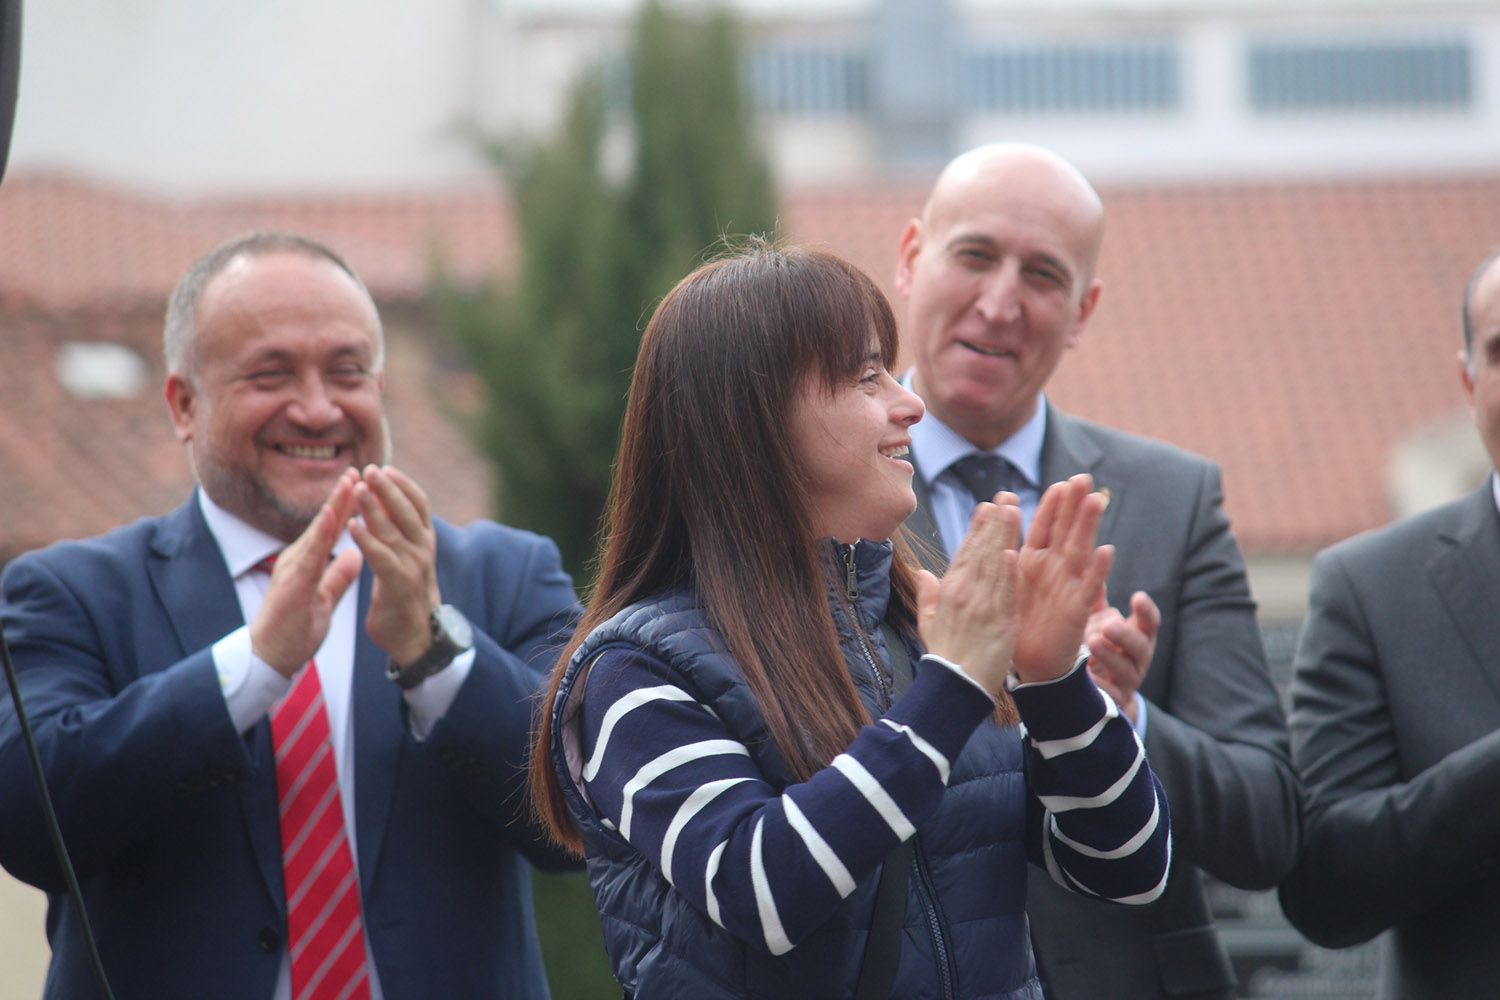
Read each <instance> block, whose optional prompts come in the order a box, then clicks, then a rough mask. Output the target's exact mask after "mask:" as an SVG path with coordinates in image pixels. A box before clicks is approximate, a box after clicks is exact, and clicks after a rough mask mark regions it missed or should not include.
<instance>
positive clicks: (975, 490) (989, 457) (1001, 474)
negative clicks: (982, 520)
mask: <svg viewBox="0 0 1500 1000" xmlns="http://www.w3.org/2000/svg"><path fill="white" fill-rule="evenodd" d="M948 468H950V469H952V470H953V474H954V475H955V476H957V477H958V480H959V482H961V483H963V484H964V486H965V487H967V488H968V490H969V493H970V494H971V495H972V496H973V497H974V502H975V503H985V502H987V501H991V500H994V499H995V494H996V493H999V492H1000V491H1001V490H1009V491H1010V492H1012V493H1015V492H1016V491H1017V489H1019V488H1020V486H1021V485H1022V484H1024V483H1025V481H1026V480H1025V477H1023V476H1022V475H1021V473H1020V471H1019V470H1018V469H1017V468H1016V467H1015V466H1014V465H1011V464H1010V463H1009V462H1008V461H1006V460H1005V459H1003V458H1001V457H1000V456H999V455H995V454H992V453H990V452H987V451H976V452H974V454H972V455H965V456H964V457H963V458H960V459H959V460H958V461H956V462H954V463H953V464H952V465H950V466H948Z"/></svg>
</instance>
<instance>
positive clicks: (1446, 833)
mask: <svg viewBox="0 0 1500 1000" xmlns="http://www.w3.org/2000/svg"><path fill="white" fill-rule="evenodd" d="M1292 739H1293V748H1294V751H1295V757H1296V760H1297V763H1298V765H1299V766H1300V767H1301V769H1302V774H1303V778H1304V781H1305V782H1306V786H1307V793H1308V800H1307V826H1306V834H1305V837H1306V848H1305V851H1306V853H1305V854H1304V855H1303V858H1302V860H1301V861H1300V862H1299V863H1298V865H1297V868H1296V870H1295V871H1294V872H1293V873H1292V877H1291V878H1289V879H1288V880H1287V881H1286V883H1285V884H1284V885H1283V886H1282V890H1281V901H1282V907H1283V909H1285V911H1286V914H1287V916H1288V917H1289V918H1290V919H1291V921H1292V923H1293V924H1295V925H1296V926H1297V927H1298V928H1299V929H1300V930H1301V931H1302V932H1303V933H1305V934H1306V935H1307V936H1308V937H1309V938H1311V939H1312V940H1314V941H1316V942H1318V943H1320V944H1324V945H1328V946H1332V947H1340V946H1344V945H1350V944H1354V943H1356V942H1359V941H1365V940H1368V939H1370V938H1372V937H1374V936H1375V935H1376V934H1378V933H1380V932H1381V931H1384V930H1386V929H1387V928H1394V932H1393V933H1392V934H1391V936H1390V939H1389V941H1388V947H1387V949H1386V955H1385V966H1384V969H1383V970H1382V977H1381V995H1382V996H1384V997H1391V998H1395V997H1401V998H1412V1000H1421V998H1425V997H1433V998H1438V997H1441V998H1443V1000H1463V998H1467V997H1493V996H1495V995H1496V990H1497V989H1500V986H1497V984H1500V943H1497V942H1500V878H1497V862H1500V515H1497V514H1496V511H1495V503H1494V500H1493V498H1492V495H1491V492H1490V486H1489V483H1488V482H1486V483H1485V485H1484V487H1483V488H1482V489H1481V490H1479V491H1478V492H1476V493H1474V494H1473V495H1471V496H1469V497H1467V498H1465V499H1463V500H1460V501H1458V502H1457V503H1453V504H1450V505H1448V506H1446V507H1442V508H1440V509H1438V510H1434V511H1430V512H1428V513H1426V514H1422V515H1419V516H1417V517H1414V518H1411V519H1409V520H1406V521H1402V522H1400V523H1398V524H1394V525H1391V526H1388V527H1386V528H1383V529H1381V530H1379V531H1376V532H1372V533H1369V534H1365V535H1361V536H1359V537H1356V538H1352V539H1350V540H1348V541H1345V542H1342V543H1340V544H1339V545H1336V546H1334V547H1333V548H1331V549H1329V550H1327V551H1325V552H1323V553H1321V554H1320V555H1319V556H1318V559H1317V562H1316V563H1315V564H1314V566H1313V578H1312V594H1311V602H1310V607H1309V609H1308V617H1307V622H1306V624H1305V625H1304V627H1303V632H1302V638H1301V640H1300V642H1299V644H1298V649H1297V661H1296V674H1295V678H1294V681H1293V684H1292Z"/></svg>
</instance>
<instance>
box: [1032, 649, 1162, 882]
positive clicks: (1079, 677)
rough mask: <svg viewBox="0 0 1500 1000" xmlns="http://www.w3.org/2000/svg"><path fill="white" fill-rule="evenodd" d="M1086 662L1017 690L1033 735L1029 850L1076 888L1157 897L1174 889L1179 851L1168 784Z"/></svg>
mask: <svg viewBox="0 0 1500 1000" xmlns="http://www.w3.org/2000/svg"><path fill="white" fill-rule="evenodd" d="M1086 662H1087V660H1086V658H1085V657H1080V658H1079V661H1078V663H1076V664H1075V665H1074V667H1073V669H1072V671H1070V672H1069V673H1068V674H1066V675H1064V676H1063V677H1060V678H1058V679H1056V680H1053V681H1049V682H1045V683H1037V684H1020V685H1015V686H1013V687H1012V688H1011V696H1012V697H1013V698H1014V699H1015V701H1016V707H1017V708H1018V709H1019V710H1020V713H1021V720H1022V722H1024V723H1025V726H1026V734H1027V738H1026V774H1027V787H1028V788H1029V789H1030V792H1031V809H1030V823H1029V827H1028V838H1027V848H1028V851H1029V853H1030V856H1031V859H1032V861H1033V862H1035V863H1037V864H1040V865H1041V866H1042V867H1043V868H1045V869H1046V871H1047V874H1048V875H1050V876H1051V877H1052V879H1053V880H1054V881H1056V882H1057V883H1058V884H1060V885H1062V886H1065V887H1066V888H1068V889H1072V890H1073V891H1075V892H1079V893H1082V894H1084V895H1087V896H1097V897H1100V898H1103V899H1107V900H1111V901H1113V902H1117V903H1130V904H1139V903H1150V902H1153V901H1154V900H1156V899H1157V898H1159V897H1160V896H1161V894H1162V892H1163V890H1164V889H1165V888H1166V885H1167V868H1168V865H1169V862H1170V861H1171V856H1172V835H1171V823H1170V822H1169V819H1168V816H1167V797H1166V792H1165V791H1163V789H1162V786H1161V782H1160V781H1159V780H1158V779H1157V777H1156V775H1155V774H1154V773H1153V772H1152V770H1151V767H1150V765H1149V764H1148V763H1147V762H1146V751H1145V748H1144V747H1143V746H1142V745H1141V741H1140V738H1139V737H1138V736H1137V735H1136V732H1135V729H1134V728H1133V727H1132V726H1131V725H1130V721H1129V720H1128V719H1126V718H1125V717H1124V716H1122V715H1120V713H1119V710H1118V709H1117V708H1116V707H1115V703H1114V702H1113V701H1112V700H1111V699H1110V698H1108V697H1107V696H1106V695H1104V694H1103V692H1101V691H1100V690H1099V689H1098V688H1097V687H1095V686H1094V682H1093V679H1092V678H1091V677H1090V676H1089V672H1088V670H1087V669H1086V667H1085V666H1084V664H1085V663H1086Z"/></svg>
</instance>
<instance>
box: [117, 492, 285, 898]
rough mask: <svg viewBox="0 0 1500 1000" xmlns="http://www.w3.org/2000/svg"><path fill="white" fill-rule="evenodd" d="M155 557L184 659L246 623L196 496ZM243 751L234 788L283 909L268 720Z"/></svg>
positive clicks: (163, 534) (159, 542) (156, 583)
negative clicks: (245, 772)
mask: <svg viewBox="0 0 1500 1000" xmlns="http://www.w3.org/2000/svg"><path fill="white" fill-rule="evenodd" d="M152 551H153V554H154V556H155V558H153V559H152V560H151V561H150V563H149V565H148V566H147V567H146V572H147V573H148V574H149V575H150V577H151V584H152V586H153V587H155V588H156V596H157V599H158V600H160V601H161V605H162V607H163V609H164V610H165V611H166V614H167V618H168V619H169V620H170V621H171V623H172V629H173V631H174V632H175V633H176V636H177V642H178V645H179V646H180V654H181V655H182V656H187V655H188V654H189V653H193V652H196V651H198V650H200V649H206V648H208V647H209V646H211V645H213V644H214V643H215V642H217V641H219V640H220V639H222V638H223V637H224V636H226V635H228V634H229V633H230V632H232V631H234V630H235V629H237V628H239V627H240V626H241V625H243V624H244V623H245V622H244V616H243V615H242V614H241V613H240V601H239V597H238V595H237V594H236V593H235V590H234V581H233V580H232V579H231V578H230V576H229V569H228V567H227V566H225V565H224V555H223V553H222V552H220V551H219V546H218V543H217V542H215V541H214V537H213V535H212V534H211V533H210V532H209V530H208V524H207V523H206V522H205V521H204V520H203V512H202V511H201V510H200V509H199V507H198V498H197V496H196V495H194V497H193V499H192V500H190V501H188V502H187V503H186V504H184V505H183V506H182V507H181V508H179V509H178V510H177V511H176V512H175V513H173V514H171V515H169V516H168V517H167V519H166V520H165V521H164V522H163V524H162V528H161V530H160V531H159V532H158V533H157V536H156V538H155V539H154V540H153V542H152ZM245 752H246V754H247V755H248V756H249V758H250V761H251V773H252V774H253V775H255V777H253V778H251V779H249V780H245V781H241V782H239V784H238V785H237V786H236V789H237V791H238V792H239V797H240V806H241V809H242V811H243V814H244V817H245V833H246V835H247V836H248V837H249V839H250V844H251V847H252V849H253V850H254V852H255V859H256V862H257V864H258V867H259V868H260V872H261V877H262V878H264V880H265V884H266V891H267V892H268V893H269V894H270V897H271V898H272V899H273V900H275V901H276V902H277V905H279V906H280V905H284V904H283V902H282V900H283V896H284V893H283V891H282V882H281V821H280V818H279V816H278V813H277V807H276V779H275V775H276V762H275V758H274V756H273V754H272V752H271V726H270V723H269V721H267V720H266V719H262V720H261V721H259V722H257V723H256V724H255V725H254V726H253V727H252V728H251V730H250V732H249V733H247V734H246V735H245Z"/></svg>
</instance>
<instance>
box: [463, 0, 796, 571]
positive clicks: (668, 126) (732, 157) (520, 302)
mask: <svg viewBox="0 0 1500 1000" xmlns="http://www.w3.org/2000/svg"><path fill="white" fill-rule="evenodd" d="M739 48H740V47H739V40H738V37H737V32H736V29H735V25H734V23H733V21H732V20H731V18H730V17H729V15H728V14H726V13H723V12H718V13H714V14H711V15H709V16H707V17H704V18H690V17H688V16H686V15H684V14H681V13H678V12H676V11H674V10H671V9H669V8H667V7H666V6H664V5H663V4H661V3H659V2H656V0H651V2H648V3H647V4H646V5H645V6H644V7H643V8H642V11H641V13H640V15H639V18H638V19H637V21H636V24H635V31H634V35H633V40H632V44H631V49H630V59H629V61H628V76H629V81H630V83H629V87H630V116H629V133H630V136H631V139H632V142H631V146H632V149H633V166H632V169H631V170H630V172H629V174H628V176H627V177H625V178H623V179H619V180H611V179H610V178H609V177H608V176H607V174H606V172H605V170H604V166H603V163H602V154H603V145H604V139H605V135H606V132H607V129H608V127H609V125H610V118H609V115H608V113H607V110H606V95H605V91H604V87H603V85H602V83H601V82H600V77H599V76H598V75H593V76H590V77H589V78H587V79H585V80H584V81H582V82H581V83H580V84H579V85H578V86H577V88H576V89H575V91H574V93H573V95H572V99H571V101H570V106H569V110H568V113H567V116H566V118H565V121H564V122H563V125H562V127H561V129H560V130H559V132H558V133H557V134H556V135H555V136H553V137H551V138H550V139H549V140H547V141H545V142H543V143H540V144H531V145H517V144H514V143H501V144H496V145H495V146H493V147H492V155H493V158H494V161H495V163H496V165H497V167H498V168H499V169H500V171H501V173H502V175H503V176H504V178H505V180H506V182H507V184H508V186H509V189H510V192H511V197H512V200H513V202H514V205H515V211H516V219H517V226H518V233H519V237H520V244H519V250H520V253H519V261H518V266H517V271H516V273H515V275H514V276H513V278H512V280H510V281H508V282H504V283H497V284H495V285H494V286H492V287H491V288H490V289H488V290H487V291H485V292H483V293H482V294H479V295H477V296H464V295H460V294H458V293H456V292H454V291H453V290H451V289H449V290H448V291H447V292H446V293H445V294H444V296H443V304H444V308H443V310H442V314H443V316H444V319H445V323H446V325H447V326H448V327H449V329H450V330H451V331H452V332H453V333H455V334H456V335H457V337H458V339H459V341H460V343H461V344H463V345H464V346H465V347H466V349H467V351H468V352H469V355H470V357H471V359H472V360H473V362H474V365H475V368H476V370H477V371H478V373H479V374H480V377H481V378H482V380H483V382H484V385H485V389H486V396H487V401H486V404H485V411H484V414H483V416H482V418H481V425H482V426H481V431H480V441H481V446H482V447H483V449H484V451H485V453H486V455H487V456H488V457H489V458H490V459H491V460H492V461H493V463H494V466H495V469H496V474H497V484H498V490H497V492H498V494H499V496H500V498H501V500H500V508H501V509H500V514H501V515H502V517H503V518H504V520H505V521H507V522H508V523H510V524H515V525H518V526H520V527H525V528H530V529H532V530H535V531H540V532H542V533H543V534H547V535H550V536H551V537H552V538H553V539H555V540H556V541H557V543H558V546H559V548H561V550H562V553H563V560H564V563H565V565H566V566H567V567H568V569H569V570H570V571H572V572H573V574H574V576H575V577H576V578H578V579H579V580H580V581H586V580H587V579H588V578H590V577H591V576H592V570H593V566H592V561H593V557H594V554H595V548H596V542H597V540H596V533H597V529H598V523H599V515H600V513H601V511H602V510H603V506H604V501H605V497H606V494H607V492H608V486H609V474H610V467H611V463H612V460H613V457H614V450H615V447H616V445H617V443H618V437H619V423H620V417H621V415H622V413H623V411H624V402H625V393H626V390H627V388H628V386H629V378H630V369H631V366H632V364H633V363H634V361H635V353H636V349H637V347H638V345H639V343H640V333H641V330H642V329H643V327H644V324H645V320H646V318H647V316H649V314H650V310H651V308H652V307H653V306H654V305H655V303H656V302H657V301H658V300H659V299H660V298H661V296H662V295H663V294H665V293H666V291H667V290H668V289H669V288H671V286H672V285H673V284H675V283H676V282H677V280H678V279H680V278H681V277H682V276H683V275H684V274H686V273H687V272H688V271H689V270H691V269H692V268H693V267H694V266H695V265H696V264H697V263H698V262H699V261H700V260H702V259H703V256H704V254H705V251H710V250H711V249H712V248H713V247H714V245H715V244H716V243H717V241H718V240H719V239H720V238H721V237H722V236H724V235H726V234H737V233H770V232H771V231H772V230H773V229H774V226H775V207H774V198H773V195H772V189H771V181H770V173H769V170H768V169H767V167H766V164H765V160H764V158H763V157H762V156H761V155H760V153H759V152H758V151H757V149H756V143H755V139H754V135H753V129H752V123H751V115H750V110H749V107H748V103H747V101H746V98H745V95H744V92H743V73H742V71H741V66H742V61H741V59H740V55H739Z"/></svg>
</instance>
